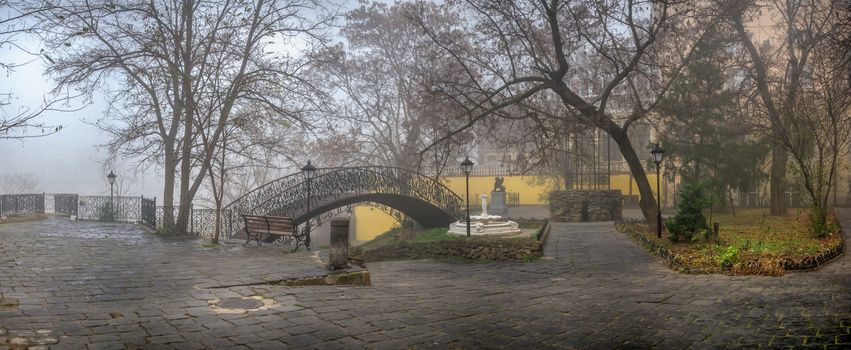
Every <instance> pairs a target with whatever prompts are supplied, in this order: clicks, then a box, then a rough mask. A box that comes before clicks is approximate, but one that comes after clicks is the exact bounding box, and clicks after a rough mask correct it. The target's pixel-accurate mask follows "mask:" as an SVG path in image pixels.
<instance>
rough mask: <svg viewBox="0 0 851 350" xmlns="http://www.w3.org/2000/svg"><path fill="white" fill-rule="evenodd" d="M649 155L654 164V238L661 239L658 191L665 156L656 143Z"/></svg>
mask: <svg viewBox="0 0 851 350" xmlns="http://www.w3.org/2000/svg"><path fill="white" fill-rule="evenodd" d="M650 154H651V155H653V162H655V163H656V237H657V238H662V192H660V191H659V189H660V188H661V186H660V184H661V181H660V178H661V168H662V167H661V165H662V157H663V156H664V154H665V150H663V149H662V148H661V147H659V144H658V143H657V144H656V145H655V146H653V149H652V150H650Z"/></svg>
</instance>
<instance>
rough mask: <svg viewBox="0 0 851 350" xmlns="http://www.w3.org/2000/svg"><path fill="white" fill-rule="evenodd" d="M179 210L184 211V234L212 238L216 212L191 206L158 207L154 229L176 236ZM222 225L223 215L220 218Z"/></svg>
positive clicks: (214, 229) (214, 230) (214, 231)
mask: <svg viewBox="0 0 851 350" xmlns="http://www.w3.org/2000/svg"><path fill="white" fill-rule="evenodd" d="M180 209H184V211H185V213H186V214H185V215H187V216H188V217H187V218H186V232H185V233H187V234H192V235H196V236H201V237H206V238H212V237H213V235H215V233H216V210H215V209H203V208H201V209H195V208H194V207H192V206H186V207H180V206H158V207H156V208H155V215H156V219H155V222H156V228H157V229H158V230H161V231H162V232H163V233H164V234H177V233H180V232H177V231H178V230H177V227H178V225H177V223H178V220H179V219H180ZM221 220H222V223H224V215H222V217H221Z"/></svg>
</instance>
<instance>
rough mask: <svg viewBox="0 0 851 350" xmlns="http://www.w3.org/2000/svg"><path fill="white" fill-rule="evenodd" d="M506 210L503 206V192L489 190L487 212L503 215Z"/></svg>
mask: <svg viewBox="0 0 851 350" xmlns="http://www.w3.org/2000/svg"><path fill="white" fill-rule="evenodd" d="M507 210H508V209H507V208H506V207H505V192H491V206H490V208H489V210H488V213H489V214H496V215H505V213H506V211H507Z"/></svg>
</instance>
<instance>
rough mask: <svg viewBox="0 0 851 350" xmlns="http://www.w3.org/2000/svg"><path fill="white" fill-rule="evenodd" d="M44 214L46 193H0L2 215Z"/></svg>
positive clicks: (0, 212)
mask: <svg viewBox="0 0 851 350" xmlns="http://www.w3.org/2000/svg"><path fill="white" fill-rule="evenodd" d="M35 214H44V193H39V194H4V195H0V216H23V215H35Z"/></svg>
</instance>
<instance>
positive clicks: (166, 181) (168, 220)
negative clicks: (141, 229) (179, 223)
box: [163, 142, 177, 231]
mask: <svg viewBox="0 0 851 350" xmlns="http://www.w3.org/2000/svg"><path fill="white" fill-rule="evenodd" d="M173 148H174V146H173V144H172V143H171V142H166V155H165V168H164V171H163V227H165V228H166V230H168V231H171V230H172V229H174V211H173V210H172V208H173V206H174V180H175V178H174V176H175V166H176V165H177V164H176V163H177V162H176V160H175V159H174V152H171V151H169V150H172V149H173Z"/></svg>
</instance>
